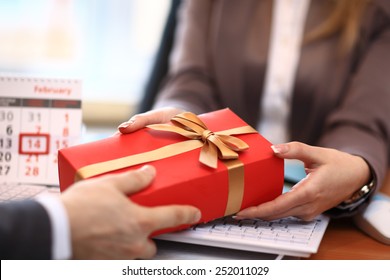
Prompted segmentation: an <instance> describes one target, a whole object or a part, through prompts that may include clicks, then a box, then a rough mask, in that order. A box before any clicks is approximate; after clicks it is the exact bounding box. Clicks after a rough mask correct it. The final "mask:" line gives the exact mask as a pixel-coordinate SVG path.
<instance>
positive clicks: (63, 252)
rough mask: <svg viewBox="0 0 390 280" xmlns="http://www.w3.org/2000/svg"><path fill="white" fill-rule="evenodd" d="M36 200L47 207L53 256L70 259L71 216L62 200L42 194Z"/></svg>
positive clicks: (59, 258)
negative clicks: (69, 216)
mask: <svg viewBox="0 0 390 280" xmlns="http://www.w3.org/2000/svg"><path fill="white" fill-rule="evenodd" d="M36 200H37V201H38V202H39V203H40V204H42V206H43V207H44V208H45V209H46V211H47V213H48V215H49V218H50V222H51V228H52V233H53V234H52V258H53V259H55V260H62V259H69V258H70V257H71V256H72V246H71V236H70V225H69V218H68V214H67V212H66V209H65V207H64V205H63V204H62V202H61V200H60V199H59V198H58V197H56V196H54V195H40V196H38V197H37V198H36Z"/></svg>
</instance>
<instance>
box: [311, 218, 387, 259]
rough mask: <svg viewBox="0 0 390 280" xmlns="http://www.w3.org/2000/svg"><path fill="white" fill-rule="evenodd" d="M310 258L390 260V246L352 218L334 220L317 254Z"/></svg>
mask: <svg viewBox="0 0 390 280" xmlns="http://www.w3.org/2000/svg"><path fill="white" fill-rule="evenodd" d="M309 259H310V260H342V259H349V260H378V259H381V260H383V259H386V260H390V246H389V245H385V244H382V243H380V242H378V241H376V240H374V239H372V238H371V237H369V236H368V235H366V234H365V233H363V232H362V231H360V230H359V229H358V228H357V227H356V226H355V225H354V223H353V221H352V219H348V218H343V219H337V220H332V221H331V222H330V223H329V226H328V229H327V230H326V232H325V235H324V238H323V240H322V242H321V245H320V248H319V250H318V252H317V254H313V255H311V257H310V258H309Z"/></svg>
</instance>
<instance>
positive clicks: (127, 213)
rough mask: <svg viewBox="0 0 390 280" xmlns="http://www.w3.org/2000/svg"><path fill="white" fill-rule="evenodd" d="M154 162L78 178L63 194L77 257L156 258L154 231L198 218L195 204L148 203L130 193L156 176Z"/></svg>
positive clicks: (143, 186)
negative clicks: (152, 235) (97, 175)
mask: <svg viewBox="0 0 390 280" xmlns="http://www.w3.org/2000/svg"><path fill="white" fill-rule="evenodd" d="M155 173H156V171H155V169H154V168H153V167H152V166H144V167H142V168H140V169H138V170H135V171H129V172H125V173H122V174H117V175H106V176H103V177H100V178H96V179H90V180H86V181H81V182H78V183H76V184H75V185H74V186H72V187H71V188H69V189H68V190H66V191H65V192H64V193H63V194H62V196H61V199H62V201H63V203H64V206H65V208H66V210H67V213H68V216H69V221H70V227H71V239H72V249H73V258H76V259H135V258H142V259H144V258H151V257H152V256H153V255H154V254H155V253H156V246H155V244H154V242H153V241H152V240H151V239H150V238H149V236H150V234H151V233H152V232H155V231H157V230H160V229H163V228H170V227H175V226H178V225H181V224H193V223H196V222H197V221H199V219H200V216H201V214H200V211H199V210H198V209H196V208H194V207H192V206H179V205H170V206H160V207H143V206H140V205H137V204H135V203H133V202H132V201H131V200H130V199H129V198H128V197H127V195H129V194H132V193H136V192H138V191H140V190H142V189H144V188H145V187H146V186H147V185H149V184H150V182H151V181H152V180H153V178H154V177H155Z"/></svg>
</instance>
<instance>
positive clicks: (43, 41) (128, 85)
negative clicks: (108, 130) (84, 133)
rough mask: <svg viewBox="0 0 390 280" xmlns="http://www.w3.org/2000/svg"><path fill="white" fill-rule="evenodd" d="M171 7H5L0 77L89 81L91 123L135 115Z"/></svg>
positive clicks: (131, 0) (88, 1)
mask: <svg viewBox="0 0 390 280" xmlns="http://www.w3.org/2000/svg"><path fill="white" fill-rule="evenodd" d="M169 5H170V1H169V0H34V1H31V0H0V72H6V73H16V74H18V75H23V74H26V75H28V76H43V77H61V78H79V79H82V80H83V93H82V95H83V116H84V122H85V123H87V124H101V125H115V126H116V125H118V124H119V122H121V121H124V120H127V118H128V117H129V116H130V115H131V114H133V112H134V109H135V108H136V107H135V106H137V103H138V102H139V100H140V98H141V95H142V93H143V89H144V86H145V82H146V79H147V77H148V75H149V71H150V67H151V64H152V62H153V59H154V56H155V53H156V50H157V46H158V44H159V41H160V37H161V33H162V29H163V26H164V23H165V20H166V16H167V13H168V8H169Z"/></svg>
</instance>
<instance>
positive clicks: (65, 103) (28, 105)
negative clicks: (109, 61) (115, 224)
mask: <svg viewBox="0 0 390 280" xmlns="http://www.w3.org/2000/svg"><path fill="white" fill-rule="evenodd" d="M81 88H82V82H81V80H77V79H54V78H36V77H21V76H7V75H0V183H33V184H44V185H58V184H59V182H58V166H57V151H58V149H61V148H65V147H68V146H71V145H74V144H77V143H79V141H80V135H81V117H82V113H81Z"/></svg>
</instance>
